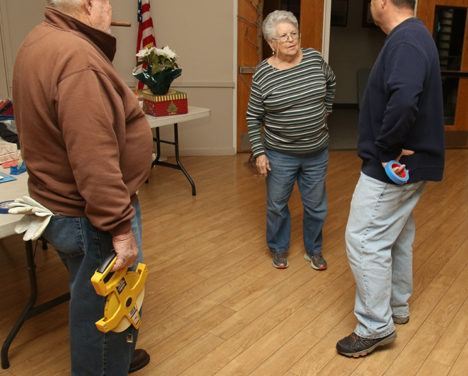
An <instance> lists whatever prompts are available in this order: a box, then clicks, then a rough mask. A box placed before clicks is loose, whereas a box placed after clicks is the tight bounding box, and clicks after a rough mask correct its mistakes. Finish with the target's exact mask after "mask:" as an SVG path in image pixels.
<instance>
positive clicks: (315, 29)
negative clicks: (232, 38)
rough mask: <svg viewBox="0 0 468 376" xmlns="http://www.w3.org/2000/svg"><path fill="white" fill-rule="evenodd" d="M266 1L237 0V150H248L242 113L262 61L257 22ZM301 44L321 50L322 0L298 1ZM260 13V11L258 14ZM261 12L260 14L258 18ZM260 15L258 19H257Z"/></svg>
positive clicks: (243, 113) (259, 19)
mask: <svg viewBox="0 0 468 376" xmlns="http://www.w3.org/2000/svg"><path fill="white" fill-rule="evenodd" d="M267 1H268V0H239V1H238V21H237V41H238V42H237V49H238V51H237V151H238V152H248V151H250V144H249V141H248V135H247V122H246V120H245V113H246V111H247V103H248V101H249V95H250V85H251V82H252V75H253V73H254V72H255V67H256V66H257V64H258V63H259V62H260V61H261V60H262V57H259V52H260V51H261V48H259V46H260V45H262V39H261V38H262V37H261V34H260V33H257V25H261V20H262V19H263V17H262V15H261V9H259V8H263V6H262V5H263V4H264V2H265V3H266V2H267ZM300 9H301V11H300V20H299V23H300V28H301V30H300V31H301V45H302V47H313V48H315V49H316V50H319V51H321V50H322V28H323V26H322V25H323V9H324V1H323V0H300ZM259 12H260V13H259ZM259 14H260V17H259ZM257 17H259V18H257Z"/></svg>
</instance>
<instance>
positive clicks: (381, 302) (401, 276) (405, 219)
mask: <svg viewBox="0 0 468 376" xmlns="http://www.w3.org/2000/svg"><path fill="white" fill-rule="evenodd" d="M414 7H415V0H372V1H371V12H372V17H373V18H374V22H375V23H376V24H377V25H378V26H379V27H380V28H381V29H382V30H383V31H384V32H385V33H386V34H387V38H386V40H385V44H384V46H383V48H382V50H381V51H380V54H379V56H378V58H377V60H376V62H375V64H374V67H373V68H372V71H371V73H370V75H369V80H368V84H367V89H366V95H365V99H364V103H363V106H362V109H361V112H360V118H359V142H358V154H359V156H360V157H361V159H362V170H361V176H360V179H359V181H358V183H357V185H356V188H355V191H354V195H353V199H352V202H351V208H350V213H349V218H348V225H347V227H346V250H347V254H348V261H349V264H350V267H351V269H352V271H353V274H354V278H355V280H356V301H355V307H354V314H355V315H356V317H357V319H358V324H357V326H356V328H355V330H354V332H353V333H352V334H351V335H349V336H347V337H345V338H343V339H341V340H340V341H338V343H337V345H336V348H337V350H338V352H339V353H340V354H342V355H345V356H349V357H359V356H365V355H367V354H369V353H370V352H372V351H373V350H375V348H377V347H379V346H383V345H386V344H389V343H391V342H393V341H394V340H395V338H396V331H395V326H394V324H406V323H407V322H408V321H409V315H410V312H409V305H408V299H409V297H410V296H411V293H412V287H413V276H412V254H413V251H412V245H413V241H414V233H415V225H414V219H413V209H414V207H415V206H416V204H417V202H418V200H419V198H420V197H421V194H422V192H423V189H424V186H425V184H426V181H440V180H441V179H442V175H443V169H444V160H445V140H444V119H443V102H442V84H441V77H440V65H439V56H438V51H437V47H436V45H435V43H434V40H433V38H432V36H431V34H430V33H429V31H428V30H427V28H426V27H425V26H424V24H423V23H422V22H421V20H419V19H417V18H414ZM392 160H393V161H399V162H400V163H401V165H399V164H398V163H391V164H390V166H394V167H393V174H394V175H404V176H406V172H405V170H404V169H405V168H406V171H407V173H408V174H409V180H408V181H407V183H406V184H401V185H399V184H396V183H394V182H393V181H392V180H391V179H390V178H389V177H388V176H387V173H386V169H385V167H386V166H387V163H388V162H389V161H392ZM390 166H389V167H390ZM390 170H392V169H390ZM389 174H390V175H391V174H392V171H389ZM397 180H398V179H397Z"/></svg>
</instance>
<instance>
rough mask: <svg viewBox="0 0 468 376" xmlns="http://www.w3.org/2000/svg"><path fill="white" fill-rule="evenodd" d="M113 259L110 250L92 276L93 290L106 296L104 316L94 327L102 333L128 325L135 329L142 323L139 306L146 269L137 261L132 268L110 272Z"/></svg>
mask: <svg viewBox="0 0 468 376" xmlns="http://www.w3.org/2000/svg"><path fill="white" fill-rule="evenodd" d="M116 259H117V258H116V256H115V253H113V254H112V255H111V256H110V257H109V258H108V259H107V260H105V261H104V262H103V264H102V265H101V266H100V267H99V268H98V269H97V270H96V271H95V272H94V274H93V276H92V277H91V283H92V284H93V286H94V289H95V290H96V293H97V294H98V295H101V296H107V300H106V305H105V307H104V317H103V318H102V319H100V320H98V321H96V327H97V328H98V329H99V330H100V331H101V332H104V333H107V332H109V331H111V330H112V331H114V332H123V331H124V330H125V329H127V328H128V327H129V326H130V325H133V326H134V327H135V329H138V328H139V327H140V324H141V317H140V308H141V305H142V303H143V297H144V295H145V290H144V287H145V281H146V277H147V275H148V269H147V268H146V265H145V264H142V263H139V264H138V266H137V268H136V270H135V271H128V270H127V268H124V269H121V270H119V271H117V272H111V270H112V267H113V266H114V264H115V261H116Z"/></svg>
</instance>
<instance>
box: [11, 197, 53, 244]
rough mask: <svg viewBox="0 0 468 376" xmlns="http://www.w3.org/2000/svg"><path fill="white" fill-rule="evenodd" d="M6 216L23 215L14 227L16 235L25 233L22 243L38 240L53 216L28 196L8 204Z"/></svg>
mask: <svg viewBox="0 0 468 376" xmlns="http://www.w3.org/2000/svg"><path fill="white" fill-rule="evenodd" d="M8 214H24V216H23V218H21V219H20V220H19V221H18V222H17V224H16V226H15V232H16V233H17V234H21V233H23V232H24V233H25V234H24V236H23V240H24V241H28V240H37V239H39V237H40V236H41V235H42V233H43V232H44V230H45V229H46V227H47V225H48V224H49V221H50V218H51V217H52V216H53V215H54V213H52V212H51V211H50V210H49V209H47V208H46V207H45V206H43V205H41V204H40V203H38V202H37V201H36V200H34V199H32V198H31V197H29V196H23V197H21V198H17V199H16V200H15V201H13V202H11V203H9V204H8Z"/></svg>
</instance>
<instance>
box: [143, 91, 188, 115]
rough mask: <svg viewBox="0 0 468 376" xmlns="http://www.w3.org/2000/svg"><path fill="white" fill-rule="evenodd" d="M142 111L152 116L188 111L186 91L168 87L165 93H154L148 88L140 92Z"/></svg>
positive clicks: (178, 113)
mask: <svg viewBox="0 0 468 376" xmlns="http://www.w3.org/2000/svg"><path fill="white" fill-rule="evenodd" d="M140 97H141V98H142V99H143V111H144V112H145V113H147V114H149V115H153V116H170V115H180V114H186V113H187V112H188V103H187V93H184V92H182V91H177V90H173V89H170V90H169V91H168V92H167V94H166V95H154V94H153V93H152V92H151V91H150V90H148V89H145V90H142V91H141V92H140Z"/></svg>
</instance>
